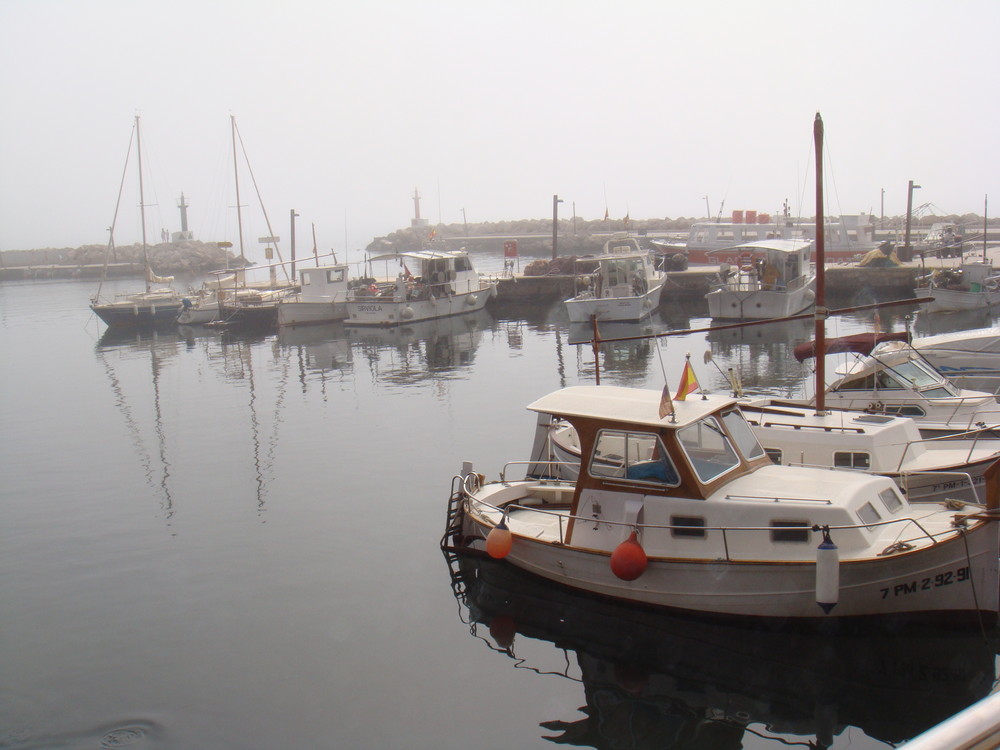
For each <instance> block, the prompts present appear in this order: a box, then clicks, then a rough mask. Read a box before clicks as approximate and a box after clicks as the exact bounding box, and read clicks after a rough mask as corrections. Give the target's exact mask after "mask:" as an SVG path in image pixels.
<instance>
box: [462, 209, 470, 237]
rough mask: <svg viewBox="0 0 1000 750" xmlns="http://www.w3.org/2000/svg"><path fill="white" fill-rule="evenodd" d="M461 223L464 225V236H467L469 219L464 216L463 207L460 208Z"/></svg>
mask: <svg viewBox="0 0 1000 750" xmlns="http://www.w3.org/2000/svg"><path fill="white" fill-rule="evenodd" d="M462 225H463V226H464V227H465V236H466V237H468V236H469V221H468V219H466V218H465V209H464V208H463V209H462Z"/></svg>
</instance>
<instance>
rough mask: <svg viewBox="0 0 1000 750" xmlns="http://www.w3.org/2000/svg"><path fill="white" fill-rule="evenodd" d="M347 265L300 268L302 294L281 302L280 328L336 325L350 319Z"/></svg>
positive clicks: (300, 292) (300, 291) (300, 289)
mask: <svg viewBox="0 0 1000 750" xmlns="http://www.w3.org/2000/svg"><path fill="white" fill-rule="evenodd" d="M347 285H348V281H347V266H346V265H344V264H334V265H329V266H317V267H316V268H300V269H299V292H298V293H297V294H295V295H292V296H289V297H284V298H282V299H281V300H279V301H278V326H279V327H281V326H295V325H307V324H313V323H335V322H337V321H338V320H345V319H346V318H347V291H348V288H347Z"/></svg>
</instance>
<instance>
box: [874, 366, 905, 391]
mask: <svg viewBox="0 0 1000 750" xmlns="http://www.w3.org/2000/svg"><path fill="white" fill-rule="evenodd" d="M875 383H876V387H877V388H881V389H883V390H900V389H902V387H903V386H902V385H901V384H900V382H899V381H898V380H896V378H894V377H893V376H892V375H890V374H889V373H888V372H886V371H885V370H879V371H878V372H877V373H876V374H875Z"/></svg>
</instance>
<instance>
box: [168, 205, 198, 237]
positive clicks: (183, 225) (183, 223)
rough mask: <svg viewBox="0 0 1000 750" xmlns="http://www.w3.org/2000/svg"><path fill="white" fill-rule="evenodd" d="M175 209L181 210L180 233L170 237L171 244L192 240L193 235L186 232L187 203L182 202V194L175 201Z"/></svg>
mask: <svg viewBox="0 0 1000 750" xmlns="http://www.w3.org/2000/svg"><path fill="white" fill-rule="evenodd" d="M177 208H179V209H180V210H181V231H179V232H174V233H173V234H172V235H171V236H170V240H171V242H180V241H181V240H193V239H194V233H193V232H190V231H188V203H187V201H185V200H184V193H181V199H180V200H179V201H177Z"/></svg>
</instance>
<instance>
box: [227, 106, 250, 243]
mask: <svg viewBox="0 0 1000 750" xmlns="http://www.w3.org/2000/svg"><path fill="white" fill-rule="evenodd" d="M229 122H230V125H231V130H232V134H233V176H234V177H235V179H236V224H237V226H238V227H239V231H240V257H241V258H245V257H246V255H245V254H244V253H243V213H242V210H243V209H242V204H241V203H240V169H239V161H238V160H237V158H236V115H229Z"/></svg>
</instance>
